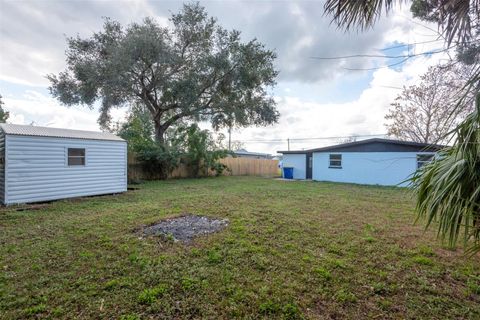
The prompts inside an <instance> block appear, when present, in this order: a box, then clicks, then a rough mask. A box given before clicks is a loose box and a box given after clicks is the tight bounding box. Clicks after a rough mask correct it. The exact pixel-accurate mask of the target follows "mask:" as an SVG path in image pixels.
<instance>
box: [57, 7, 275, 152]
mask: <svg viewBox="0 0 480 320" xmlns="http://www.w3.org/2000/svg"><path fill="white" fill-rule="evenodd" d="M170 21H171V23H172V27H171V28H165V27H161V26H159V25H158V24H157V23H156V22H155V20H154V19H151V18H147V19H145V20H144V21H143V23H140V24H139V23H133V24H131V25H129V26H128V27H126V28H124V27H122V26H121V25H120V24H119V23H118V22H115V21H112V20H110V19H106V20H105V24H104V28H103V30H102V31H100V32H97V33H95V34H93V36H92V37H90V38H86V39H83V38H80V37H79V36H77V37H73V38H68V40H67V41H68V50H67V53H66V55H67V69H66V70H65V71H63V72H61V73H60V74H58V75H48V78H49V80H50V82H51V87H50V92H51V94H52V95H53V96H54V97H56V98H58V99H59V100H60V101H61V102H62V103H64V104H66V105H76V104H84V105H87V106H89V107H90V108H92V107H93V106H94V103H95V102H96V101H100V102H101V107H100V117H99V123H100V124H101V125H102V127H104V128H107V127H109V126H110V120H111V118H110V110H111V109H112V108H119V107H122V106H125V105H127V104H132V103H140V104H142V105H143V106H145V108H146V109H147V110H148V111H149V112H150V114H151V118H152V121H153V124H154V128H155V139H156V140H157V142H159V143H160V144H164V143H165V132H166V131H167V130H168V129H169V128H170V127H171V126H173V125H175V124H178V122H179V121H199V120H206V121H210V122H211V123H212V125H213V127H214V128H216V129H218V128H221V127H225V126H228V127H231V126H250V125H268V124H272V123H275V122H276V121H277V120H278V116H279V115H278V112H277V110H276V104H275V101H274V100H273V98H272V97H270V95H269V94H268V92H267V90H268V88H271V87H273V86H274V85H275V78H276V76H277V74H278V72H277V71H276V70H275V68H274V66H273V61H274V59H275V57H276V56H275V53H273V52H272V51H270V50H267V49H265V47H264V45H263V44H261V43H259V42H258V41H256V40H252V41H249V42H247V43H244V42H242V41H241V39H240V32H238V31H235V30H233V31H227V30H225V29H224V28H222V27H220V26H219V25H218V24H217V21H216V20H215V19H214V18H210V17H208V15H207V13H206V11H205V9H204V8H203V7H201V6H200V5H199V4H198V3H197V4H195V3H194V4H185V5H184V6H183V9H182V10H181V11H180V13H178V14H173V15H172V17H171V19H170Z"/></svg>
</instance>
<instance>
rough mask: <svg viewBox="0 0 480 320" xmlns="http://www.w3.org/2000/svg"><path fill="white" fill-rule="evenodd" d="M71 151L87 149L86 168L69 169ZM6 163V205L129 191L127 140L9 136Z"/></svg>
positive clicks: (71, 167) (7, 138) (70, 167)
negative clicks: (68, 152) (68, 160)
mask: <svg viewBox="0 0 480 320" xmlns="http://www.w3.org/2000/svg"><path fill="white" fill-rule="evenodd" d="M68 148H85V153H86V164H85V166H68V163H67V149H68ZM6 163H7V166H6V175H5V180H6V190H5V199H4V203H6V204H14V203H25V202H37V201H48V200H55V199H62V198H70V197H80V196H89V195H98V194H110V193H118V192H124V191H126V190H127V144H126V142H125V141H102V140H83V139H66V138H51V137H31V136H20V135H7V136H6Z"/></svg>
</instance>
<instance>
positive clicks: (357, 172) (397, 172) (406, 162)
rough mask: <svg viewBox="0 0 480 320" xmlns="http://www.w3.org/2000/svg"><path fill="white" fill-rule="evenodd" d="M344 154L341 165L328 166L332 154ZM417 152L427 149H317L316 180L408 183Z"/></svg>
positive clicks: (314, 170) (404, 184)
mask: <svg viewBox="0 0 480 320" xmlns="http://www.w3.org/2000/svg"><path fill="white" fill-rule="evenodd" d="M330 154H341V155H342V168H341V169H337V168H329V164H330V162H329V159H330V158H329V155H330ZM417 154H433V153H428V152H344V153H342V152H315V153H314V154H313V176H312V178H313V180H319V181H334V182H347V183H358V184H378V185H385V186H397V185H398V186H406V185H408V182H405V179H407V178H409V177H410V176H411V175H412V174H413V173H414V172H415V171H416V169H417Z"/></svg>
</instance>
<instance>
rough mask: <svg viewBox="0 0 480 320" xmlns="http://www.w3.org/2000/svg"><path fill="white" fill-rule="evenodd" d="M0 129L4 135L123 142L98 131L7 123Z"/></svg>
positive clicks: (1, 125) (0, 126)
mask: <svg viewBox="0 0 480 320" xmlns="http://www.w3.org/2000/svg"><path fill="white" fill-rule="evenodd" d="M0 128H1V129H2V130H3V132H5V134H12V135H19V136H35V137H54V138H70V139H84V140H110V141H125V140H123V139H122V138H120V137H119V136H116V135H114V134H112V133H109V132H100V131H83V130H70V129H60V128H50V127H37V126H26V125H18V124H9V123H2V124H0Z"/></svg>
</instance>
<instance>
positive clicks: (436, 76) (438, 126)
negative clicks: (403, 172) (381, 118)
mask: <svg viewBox="0 0 480 320" xmlns="http://www.w3.org/2000/svg"><path fill="white" fill-rule="evenodd" d="M470 73H471V68H470V67H466V66H463V65H460V66H459V65H444V66H435V67H430V68H429V69H428V71H427V73H426V74H424V75H423V76H421V77H420V83H419V84H416V85H412V86H410V87H406V88H405V87H404V88H403V91H402V92H401V93H400V94H399V95H398V97H397V98H396V99H395V102H393V103H392V104H391V106H392V108H391V109H390V110H389V112H388V114H387V115H386V116H385V119H386V120H389V121H390V122H389V123H388V124H386V127H387V129H388V134H389V135H390V136H394V137H396V138H398V139H400V140H410V141H416V142H422V143H432V144H435V143H442V142H446V141H447V140H448V138H449V137H448V134H449V133H450V132H451V131H452V130H453V129H454V128H455V127H456V126H457V125H458V124H459V123H460V122H461V121H462V120H463V119H465V117H466V116H467V115H468V114H470V113H471V112H472V111H473V110H474V107H473V94H470V95H469V97H468V101H467V103H465V104H464V105H462V107H461V108H459V107H457V105H456V103H455V101H456V100H458V98H459V95H460V92H461V91H462V89H463V87H464V86H465V84H466V83H467V81H468V78H469V74H470Z"/></svg>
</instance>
